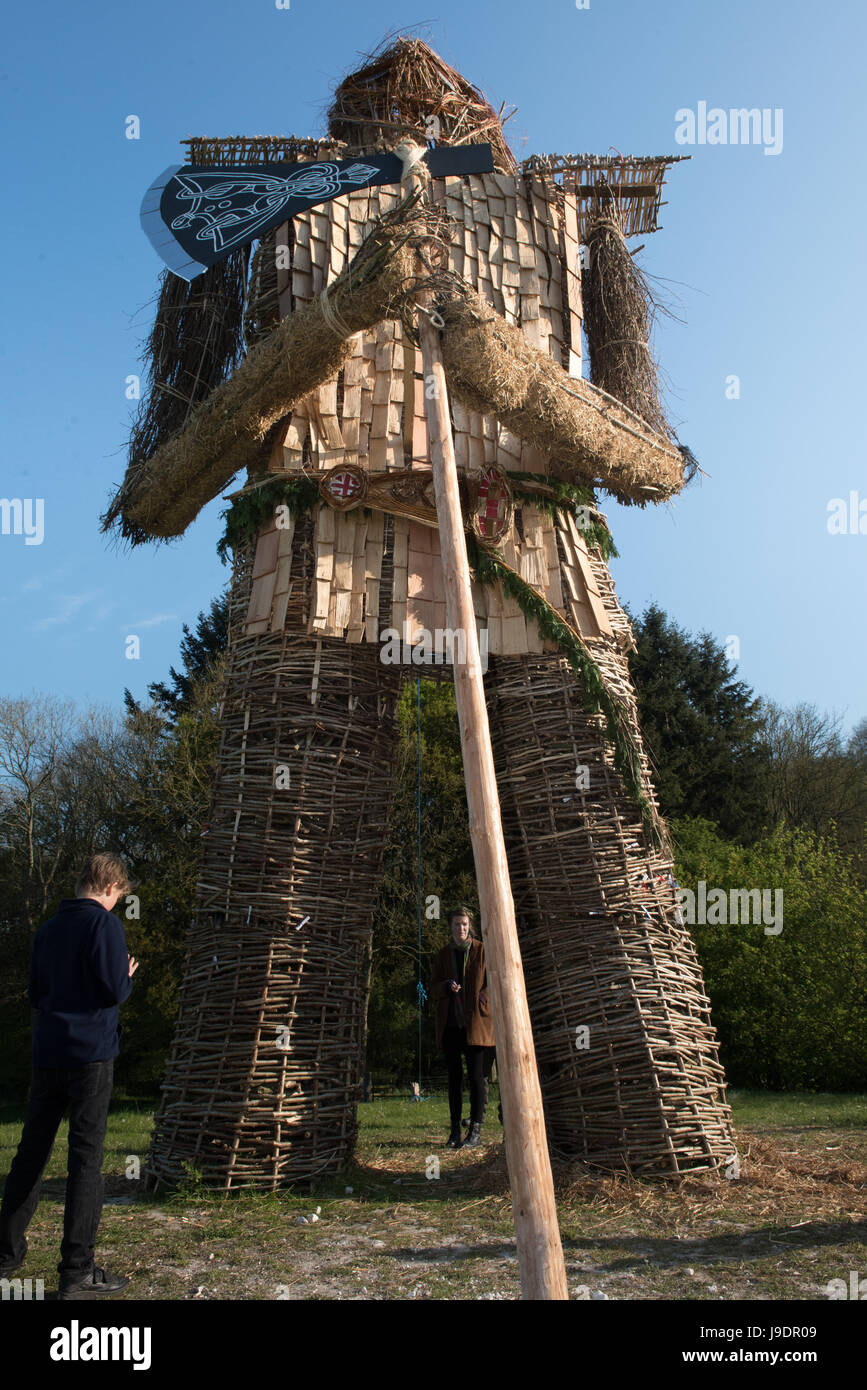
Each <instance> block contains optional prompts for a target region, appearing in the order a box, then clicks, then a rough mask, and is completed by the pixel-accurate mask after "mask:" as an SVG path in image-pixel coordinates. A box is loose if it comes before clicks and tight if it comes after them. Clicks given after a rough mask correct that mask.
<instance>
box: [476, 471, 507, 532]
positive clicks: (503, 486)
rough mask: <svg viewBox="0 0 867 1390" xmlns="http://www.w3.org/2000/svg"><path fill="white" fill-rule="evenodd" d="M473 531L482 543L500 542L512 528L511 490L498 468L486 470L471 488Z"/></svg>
mask: <svg viewBox="0 0 867 1390" xmlns="http://www.w3.org/2000/svg"><path fill="white" fill-rule="evenodd" d="M472 496H473V518H472V520H473V530H474V531H475V532H476V535H477V536H479V537H480V538H481V540H483V541H501V540H502V539H503V537H504V536H505V535H507V534H508V532H509V531H510V530H511V526H512V489H511V488H510V487H509V480H508V478H507V477H506V475H505V474H504V473H501V472H500V470H499V468H486V469H485V471H484V473H483V474H482V476H481V477H480V478H479V479H478V481H477V482H475V484H474V486H473V492H472Z"/></svg>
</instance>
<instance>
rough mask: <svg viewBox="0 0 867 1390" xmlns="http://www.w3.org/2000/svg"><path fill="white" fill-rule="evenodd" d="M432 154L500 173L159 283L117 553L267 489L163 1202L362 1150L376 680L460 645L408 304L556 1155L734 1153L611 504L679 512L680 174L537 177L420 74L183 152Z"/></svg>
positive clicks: (241, 156) (638, 1166) (615, 1160)
mask: <svg viewBox="0 0 867 1390" xmlns="http://www.w3.org/2000/svg"><path fill="white" fill-rule="evenodd" d="M413 144H415V145H419V144H421V145H424V146H426V147H429V148H433V149H436V150H439V151H441V152H444V154H445V155H447V156H449V157H451V155H452V154H453V153H454V151H455V150H456V149H462V148H463V147H464V146H467V145H471V144H475V145H479V144H489V145H490V147H491V150H492V152H493V171H492V172H489V173H481V174H466V173H454V174H448V173H445V174H437V173H436V170H435V168H434V167H433V166H431V167H430V169H429V171H428V174H427V181H426V187H427V190H428V198H427V202H425V200H424V199H422V200H421V201H418V200H416V201H415V202H413V200H412V199H411V198H407V197H406V196H405V188H404V187H403V186H402V185H401V183H400V181H399V179H398V180H397V181H392V182H380V183H378V184H369V185H367V186H364V187H356V188H350V189H349V191H348V192H344V193H340V194H339V195H338V196H331V197H330V198H325V199H323V200H322V201H320V202H319V203H317V204H316V205H314V206H310V207H308V208H307V209H305V210H303V211H301V212H298V213H296V214H295V215H293V216H292V217H291V218H287V219H286V220H285V221H284V222H283V223H282V224H281V225H278V226H271V227H270V228H269V229H268V230H267V232H265V233H264V234H263V235H262V236H260V238H259V240H258V244H257V246H256V250H255V253H254V254H253V256H252V260H249V256H250V242H249V239H248V241H247V242H246V243H245V244H244V245H242V246H241V247H240V249H238V250H235V251H234V252H233V253H232V255H231V256H230V257H228V258H226V257H223V258H222V259H221V260H220V262H219V263H218V264H214V265H213V266H212V267H211V268H210V269H208V270H207V271H206V272H205V273H204V274H202V275H200V276H198V277H196V278H194V279H193V280H192V282H191V284H190V285H189V286H188V285H187V284H186V283H185V282H184V281H183V280H180V279H178V278H177V276H175V275H173V274H171V273H169V274H167V275H166V277H165V280H164V283H163V288H162V295H161V301H160V307H159V311H158V316H157V324H156V327H155V329H154V334H153V337H152V341H151V347H152V353H153V369H152V387H151V391H150V395H149V398H148V400H147V402H146V403H145V404H144V407H143V410H142V412H141V414H140V417H139V419H138V421H137V423H136V427H135V430H134V434H133V440H132V450H131V458H130V464H129V468H128V471H127V475H126V478H125V480H124V483H123V485H122V486H121V487H120V489H119V490H118V492H117V494H116V496H115V498H114V500H113V502H112V504H111V506H110V508H109V510H108V512H107V513H106V516H105V518H104V526H105V527H106V528H109V527H111V528H116V529H117V531H118V532H119V534H121V535H122V536H124V537H125V538H126V539H128V540H130V541H132V543H134V544H136V543H140V542H143V541H145V540H151V539H155V538H156V539H158V538H164V537H170V536H177V535H180V534H181V533H182V532H183V531H184V529H185V527H186V526H187V525H188V524H189V522H190V521H191V520H192V519H193V518H194V516H195V515H196V514H197V512H198V511H199V509H200V508H201V506H202V505H204V503H205V502H206V501H208V500H209V499H211V498H212V497H215V496H217V495H218V494H219V492H220V491H221V490H222V489H223V488H224V487H225V486H226V485H227V483H229V482H230V480H232V479H233V478H234V477H235V476H236V475H237V473H238V472H239V470H241V469H242V468H246V470H247V480H246V482H243V480H242V485H241V486H240V491H237V490H236V492H235V493H234V494H233V497H234V506H233V510H232V512H231V513H230V515H229V523H228V524H229V538H230V541H231V543H232V546H233V549H234V571H233V585H232V591H231V605H230V607H231V628H230V643H229V655H228V669H227V674H226V682H225V688H224V691H223V698H222V720H223V734H222V746H221V750H220V756H219V761H218V767H217V772H216V780H215V784H214V789H213V802H212V807H211V812H210V815H209V817H208V824H209V830H208V834H207V836H206V838H205V839H204V840H203V846H204V849H203V857H202V865H201V873H200V878H199V886H198V897H197V906H196V912H195V917H194V921H193V923H192V925H191V929H190V935H189V944H188V951H187V958H186V964H185V969H184V980H183V988H182V992H181V999H180V1011H179V1016H178V1021H177V1029H176V1034H175V1039H174V1045H173V1047H172V1051H171V1055H170V1057H169V1060H168V1064H167V1070H166V1078H165V1084H164V1088H163V1089H164V1096H163V1101H162V1105H161V1108H160V1111H159V1114H158V1117H157V1121H156V1128H155V1132H154V1137H153V1142H152V1147H151V1152H150V1155H149V1159H148V1165H147V1173H148V1175H149V1181H151V1182H157V1183H159V1182H163V1181H164V1182H173V1181H175V1180H176V1179H177V1178H178V1177H179V1176H181V1174H182V1171H183V1168H182V1165H183V1164H184V1163H185V1162H186V1161H192V1162H194V1163H196V1164H198V1165H199V1167H200V1169H201V1171H202V1173H203V1174H204V1177H205V1180H206V1181H207V1182H208V1183H209V1184H212V1185H215V1186H221V1187H225V1188H234V1187H238V1186H243V1185H256V1186H263V1187H271V1188H273V1187H276V1186H278V1185H280V1184H282V1183H287V1182H293V1181H296V1180H298V1179H299V1178H305V1177H309V1176H311V1175H314V1174H317V1173H322V1172H325V1171H329V1170H333V1169H336V1168H338V1167H339V1166H340V1165H341V1164H343V1163H345V1161H346V1160H347V1159H348V1158H349V1157H350V1155H351V1153H352V1151H353V1145H354V1141H355V1135H356V1104H357V1101H358V1097H359V1083H360V1067H361V1059H362V1054H363V1043H364V1038H363V1032H364V1018H365V979H364V961H365V949H366V947H367V945H368V943H369V938H370V932H371V923H372V915H373V911H374V906H375V902H376V897H377V892H378V886H379V882H380V874H381V860H382V851H383V846H384V844H385V842H386V835H387V828H388V816H389V805H390V800H391V794H392V787H393V777H394V766H395V746H396V702H397V698H398V694H399V688H400V681H401V679H402V676H403V675H405V674H406V673H407V671H408V670H411V671H412V672H413V674H415V673H417V672H418V671H419V670H423V669H424V668H420V667H419V666H413V667H409V668H408V667H407V666H404V667H403V668H401V666H400V665H396V664H394V662H389V661H384V660H382V659H381V657H382V656H383V655H384V654H385V653H384V651H383V647H384V643H385V642H386V641H387V642H389V643H390V649H391V651H392V653H393V652H394V650H395V647H396V645H397V644H396V643H394V642H393V641H392V639H391V638H390V637H388V636H386V633H387V630H389V629H390V630H392V632H394V631H396V632H397V633H399V634H400V637H401V639H404V638H405V639H406V640H407V642H408V645H409V646H410V647H412V646H417V647H420V648H421V651H422V654H426V655H428V656H429V655H430V651H429V650H428V647H429V646H430V645H431V644H432V645H433V646H434V647H437V644H439V647H440V648H442V646H443V644H444V643H445V644H447V643H448V637H447V636H445V637H443V636H440V637H437V636H436V634H438V633H439V634H442V633H443V632H444V630H445V629H446V616H445V605H444V601H443V587H442V573H441V568H440V561H439V546H438V532H437V529H436V512H435V511H434V506H433V497H432V493H431V488H430V478H431V474H430V456H429V445H428V434H427V425H426V418H425V408H424V403H425V395H424V393H425V390H426V383H425V380H424V378H423V375H422V369H421V354H420V352H419V350H418V347H417V345H416V342H415V341H413V333H412V321H413V320H412V314H413V313H415V312H417V311H416V302H417V301H418V300H419V296H420V294H421V290H422V288H424V291H425V293H426V294H427V296H428V297H427V300H426V302H427V303H428V304H431V303H432V304H433V305H434V313H435V314H436V315H438V316H437V317H435V319H434V322H435V323H436V324H437V325H438V326H439V327H440V328H441V333H440V339H441V343H442V354H443V360H444V363H445V368H446V374H447V379H448V384H449V392H450V398H451V400H452V420H453V428H454V437H455V444H456V452H457V463H458V468H459V473H460V475H461V478H462V488H463V490H464V496H465V504H466V518H467V543H468V548H469V555H470V561H471V565H472V569H473V575H474V585H473V589H474V596H475V603H476V613H477V621H478V625H479V630H480V635H481V640H482V642H483V647H484V643H485V642H486V643H487V651H488V657H489V669H488V672H487V675H486V681H485V684H486V691H487V695H488V705H489V713H490V721H491V731H492V738H493V742H494V751H495V757H496V762H497V776H498V783H499V791H500V798H501V804H502V812H503V818H504V824H505V830H506V836H507V844H508V852H509V866H510V873H511V881H512V890H513V894H514V900H515V906H516V912H517V917H518V926H519V931H520V936H521V950H522V955H523V958H524V965H525V973H526V980H527V991H528V998H529V1004H530V1011H531V1017H532V1022H533V1031H534V1037H535V1044H536V1053H537V1059H538V1065H539V1072H540V1079H541V1084H542V1091H543V1097H544V1104H545V1114H546V1122H547V1129H548V1137H549V1142H550V1145H551V1146H552V1148H553V1149H555V1150H556V1151H558V1152H561V1153H564V1154H569V1155H573V1156H576V1157H579V1158H582V1159H585V1160H588V1161H591V1162H594V1163H597V1164H600V1165H604V1166H610V1167H621V1168H626V1169H628V1170H630V1171H632V1172H636V1173H646V1174H654V1173H669V1174H672V1173H679V1172H683V1171H686V1170H690V1169H702V1168H704V1169H708V1168H719V1167H721V1166H722V1164H723V1163H724V1162H725V1160H726V1159H727V1158H728V1157H729V1156H730V1155H731V1153H732V1151H733V1145H732V1135H731V1130H730V1122H729V1111H728V1107H727V1106H726V1104H725V1100H724V1078H723V1073H722V1069H721V1067H720V1064H719V1061H718V1057H717V1048H716V1042H715V1037H714V1033H713V1029H712V1026H711V1022H710V1016H709V1009H708V1002H707V999H706V997H705V994H704V990H703V984H702V979H701V974H700V970H699V966H698V963H697V960H696V955H695V951H694V948H693V945H692V942H691V940H690V938H689V935H688V933H687V932H686V930H685V929H684V928H683V926H681V925H680V924H679V914H678V913H677V911H676V905H675V897H674V889H673V886H672V879H671V859H670V851H669V849H668V846H667V841H666V835H665V828H664V826H663V825H662V823H661V821H660V819H659V816H658V813H657V811H656V805H655V800H654V792H653V788H652V785H651V782H650V779H649V775H648V770H647V763H646V759H645V756H644V753H643V750H642V746H641V738H640V733H639V730H638V724H637V719H636V709H635V695H634V691H633V688H632V685H631V682H630V678H629V673H628V668H627V662H626V653H627V651H628V650H629V648H630V644H631V641H632V637H631V631H630V625H629V622H628V620H627V618H626V616H625V614H624V612H623V610H622V609H621V607H620V605H619V603H618V601H617V597H616V595H615V593H614V588H613V585H612V581H611V577H610V574H609V571H608V567H607V564H606V558H607V556H608V554H609V553H610V538H609V537H608V533H607V529H606V527H605V523H604V517H603V516H602V514H601V513H600V512H599V511H598V510H597V509H596V505H595V493H594V491H593V489H594V488H603V489H605V490H607V491H608V492H609V493H611V494H612V495H614V496H616V497H617V498H619V499H620V500H622V501H625V502H630V503H634V504H638V505H645V504H646V503H648V502H656V501H660V500H663V499H665V498H668V497H670V496H672V495H673V494H674V493H676V492H677V491H678V490H679V489H680V487H681V486H682V485H683V481H684V460H685V457H687V456H688V454H687V451H683V450H681V449H680V448H679V446H678V445H677V443H676V441H674V440H673V439H672V437H671V434H670V431H669V430H668V429H667V427H666V425H665V421H664V419H663V417H662V415H661V413H660V412H659V409H658V405H657V403H656V395H655V384H654V379H653V368H652V363H651V361H650V357H649V355H648V353H647V347H646V341H645V339H646V331H647V323H646V314H645V322H644V323H643V324H642V322H641V319H642V314H643V313H644V310H645V307H646V306H645V305H644V301H643V300H642V299H641V295H640V290H641V283H640V277H637V275H636V272H635V271H634V268H633V266H632V262H631V259H630V256H629V253H628V251H626V249H625V241H624V237H625V236H628V235H632V234H635V233H641V234H645V233H647V232H651V231H653V230H654V228H655V221H656V215H657V211H658V207H659V201H660V192H661V187H662V181H663V177H664V175H665V172H666V169H667V167H668V165H669V164H670V163H671V161H670V160H666V159H649V160H644V159H628V160H621V159H619V158H616V159H593V158H591V157H589V156H565V157H562V158H556V157H550V156H549V157H545V158H532V159H528V160H526V161H525V162H524V164H523V165H521V166H518V165H517V164H516V162H515V160H514V158H513V156H512V155H511V153H510V151H509V149H508V147H507V145H506V143H505V140H504V138H503V134H502V128H501V123H500V120H499V118H498V116H497V114H496V113H495V112H494V111H493V109H492V108H491V107H490V106H489V105H488V104H487V103H486V102H485V100H484V99H483V98H482V96H481V94H480V93H479V92H478V91H477V90H476V89H475V88H474V87H472V86H471V85H470V84H469V83H468V82H466V81H465V80H464V79H463V78H462V77H461V76H460V75H459V74H458V73H456V72H454V71H453V70H452V69H450V68H448V67H447V66H446V65H445V64H444V63H443V62H442V61H441V60H440V59H439V58H438V57H437V55H436V54H434V53H433V52H432V51H431V50H430V49H429V48H428V47H427V46H426V45H424V44H423V43H420V42H419V41H417V40H404V39H401V40H398V41H397V42H396V43H395V44H393V45H392V46H391V47H389V48H387V49H386V50H385V51H383V52H382V53H380V54H379V55H378V56H375V57H374V58H373V59H372V60H371V61H370V62H369V63H368V65H367V66H366V67H365V68H364V69H362V70H361V71H360V72H358V73H355V74H353V75H352V76H351V77H349V78H347V79H346V80H345V81H344V82H343V83H342V84H341V86H340V87H339V88H338V91H337V93H336V97H335V102H334V105H333V107H332V109H331V112H330V113H329V135H328V138H326V139H324V140H321V141H315V140H306V141H304V140H297V139H294V138H292V139H286V140H277V139H275V140H261V139H254V140H249V141H241V140H225V141H209V140H199V141H192V142H189V159H190V161H191V164H192V165H194V166H197V167H199V168H202V167H212V168H214V169H220V168H222V169H227V168H235V167H239V166H244V167H245V168H246V169H249V168H250V166H253V165H256V164H258V163H261V162H263V161H264V162H270V163H273V162H275V161H278V162H279V161H283V162H285V161H291V162H295V163H298V162H318V163H322V162H323V161H329V160H331V161H341V160H344V161H345V160H347V159H352V158H353V157H355V156H358V157H359V158H360V159H362V160H363V158H364V156H368V158H371V157H373V156H375V155H377V154H383V153H386V152H388V151H393V150H395V149H397V150H398V156H399V158H400V159H401V160H402V161H403V163H402V166H401V167H402V168H407V167H409V165H408V162H407V161H408V159H410V158H411V156H412V151H411V146H412V145H413ZM407 149H409V150H410V154H409V155H408V154H407ZM415 154H416V156H417V154H418V151H417V150H416V152H415ZM359 177H360V176H359ZM213 206H214V204H212V203H211V204H208V207H209V208H213ZM209 215H213V214H209ZM582 246H583V247H584V248H586V249H585V250H584V251H579V248H580V247H582ZM582 256H583V264H584V272H583V277H582ZM582 280H583V285H582ZM582 288H583V291H584V298H585V300H586V312H585V308H584V307H582V304H583V301H582ZM582 319H584V320H585V323H584V326H585V329H586V331H587V335H588V340H589V343H590V349H591V354H590V355H591V363H590V366H591V378H592V383H593V384H591V382H589V381H586V380H582V374H581V342H582V334H581V330H582ZM242 330H243V335H244V338H245V340H246V349H247V353H246V357H245V358H244V359H243V360H241V359H242V356H243V347H244V341H243V339H242ZM425 644H427V646H426V645H425ZM483 925H484V924H483Z"/></svg>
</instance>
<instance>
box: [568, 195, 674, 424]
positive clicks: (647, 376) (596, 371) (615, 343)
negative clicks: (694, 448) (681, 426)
mask: <svg viewBox="0 0 867 1390" xmlns="http://www.w3.org/2000/svg"><path fill="white" fill-rule="evenodd" d="M586 244H587V249H588V252H589V264H588V266H587V267H586V269H585V270H584V274H583V276H582V297H583V301H584V328H585V331H586V333H587V347H588V351H589V354H590V380H591V381H592V382H593V384H594V385H595V386H599V387H601V388H602V390H603V391H607V392H608V393H609V395H611V396H614V397H616V399H617V400H619V401H622V402H623V404H624V405H625V406H628V407H629V409H630V410H632V411H634V413H635V414H636V415H638V416H639V417H640V418H641V419H642V420H645V421H646V422H647V424H648V425H649V426H650V428H651V429H652V430H654V431H655V432H656V433H657V434H661V435H663V436H666V437H668V436H669V435H670V433H671V431H670V428H669V425H668V423H667V421H666V418H665V414H664V411H663V409H662V405H661V403H660V399H659V383H658V380H657V368H656V363H655V361H654V360H653V357H652V355H651V351H650V332H651V328H652V322H653V314H654V310H655V307H656V306H655V305H654V301H653V296H652V295H651V293H650V287H649V285H648V283H647V280H646V279H645V277H644V275H642V273H641V271H640V270H639V268H638V266H637V265H636V264H635V261H634V260H633V258H632V256H631V255H630V254H629V250H628V248H627V245H626V240H625V237H624V235H623V229H622V227H621V222H620V214H619V213H618V211H617V208H616V206H615V205H614V202H613V199H612V201H611V203H610V204H609V206H608V207H607V208H606V209H605V210H604V211H602V212H600V213H599V214H597V216H596V217H594V218H593V220H592V222H591V224H590V226H589V228H588V230H587V232H586Z"/></svg>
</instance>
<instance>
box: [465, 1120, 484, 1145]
mask: <svg viewBox="0 0 867 1390" xmlns="http://www.w3.org/2000/svg"><path fill="white" fill-rule="evenodd" d="M481 1142H482V1126H481V1125H480V1124H479V1121H478V1120H473V1122H472V1124H471V1125H470V1132H469V1134H468V1135H467V1137H466V1139H465V1140H464V1144H463V1147H464V1148H465V1149H477V1148H478V1147H479V1146H480V1144H481Z"/></svg>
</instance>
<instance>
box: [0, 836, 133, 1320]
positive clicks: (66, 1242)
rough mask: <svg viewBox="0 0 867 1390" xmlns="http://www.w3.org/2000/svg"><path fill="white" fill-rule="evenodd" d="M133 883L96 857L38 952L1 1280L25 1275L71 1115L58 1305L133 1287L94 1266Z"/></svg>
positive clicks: (126, 984) (128, 986)
mask: <svg viewBox="0 0 867 1390" xmlns="http://www.w3.org/2000/svg"><path fill="white" fill-rule="evenodd" d="M129 888H130V881H129V877H128V875H127V871H126V866H125V864H124V862H123V860H122V859H120V858H118V856H116V855H113V854H96V855H93V857H92V858H90V859H89V860H88V861H87V863H86V864H85V866H84V868H83V869H82V871H81V873H80V874H79V876H78V880H77V882H76V885H75V892H76V896H75V897H74V898H64V899H63V901H62V902H61V904H60V907H59V908H58V910H57V912H56V913H55V915H54V916H53V917H51V918H49V920H48V921H47V922H45V923H44V925H43V926H42V927H41V928H40V930H39V931H38V932H37V934H36V938H35V940H34V943H33V955H32V958H31V964H30V984H29V988H28V995H29V998H30V1003H31V1005H32V1006H33V1009H34V1011H35V1014H34V1027H33V1058H32V1063H33V1065H32V1073H31V1082H30V1100H29V1104H28V1109H27V1118H26V1120H25V1122H24V1132H23V1134H22V1136H21V1143H20V1144H19V1145H18V1152H17V1153H16V1155H15V1158H14V1159H13V1161H12V1167H11V1169H10V1171H9V1176H8V1177H7V1179H6V1186H5V1189H4V1192H3V1203H2V1207H0V1276H8V1275H9V1274H12V1273H14V1271H15V1270H16V1269H20V1268H21V1265H22V1264H23V1263H24V1257H25V1255H26V1254H27V1241H26V1239H25V1236H24V1233H25V1231H26V1230H27V1227H28V1225H29V1224H30V1221H31V1220H32V1218H33V1213H34V1212H35V1211H36V1207H37V1204H38V1202H39V1191H40V1186H41V1182H42V1174H43V1172H44V1170H45V1166H46V1164H47V1163H48V1160H49V1158H50V1157H51V1151H52V1149H53V1148H54V1140H55V1137H56V1135H57V1130H58V1128H59V1125H60V1121H61V1120H62V1119H63V1116H64V1114H65V1112H66V1110H67V1107H68V1109H69V1161H68V1166H67V1180H66V1210H65V1215H64V1223H63V1241H62V1244H61V1247H60V1256H61V1258H60V1264H59V1265H58V1266H57V1268H58V1272H59V1274H60V1290H59V1293H60V1297H61V1298H62V1299H66V1298H87V1297H89V1296H91V1295H92V1294H98V1293H115V1292H117V1290H118V1289H122V1288H125V1287H126V1285H127V1284H128V1283H129V1280H128V1279H125V1278H124V1277H123V1276H121V1275H114V1276H113V1275H110V1274H107V1273H106V1271H105V1270H104V1269H98V1268H96V1267H95V1266H94V1262H93V1248H94V1242H95V1240H96V1232H97V1228H98V1226H99V1220H100V1216H101V1215H102V1198H103V1180H102V1158H103V1145H104V1143H105V1129H106V1121H107V1118H108V1104H109V1100H110V1099H111V1088H112V1082H113V1079H114V1059H115V1057H116V1056H117V1054H118V1051H119V1047H118V1042H119V1039H120V1034H121V1031H122V1030H121V1026H120V1022H119V1020H118V1005H119V1004H122V1003H123V1002H124V1000H125V999H128V998H129V995H130V993H131V991H132V985H133V980H132V977H133V975H134V973H135V971H136V969H137V968H138V963H137V962H136V961H135V960H133V958H132V957H131V956H130V955H128V953H127V949H126V937H125V936H124V930H123V926H122V925H121V923H120V921H119V920H118V918H117V917H115V916H114V915H113V914H112V911H111V909H112V908H113V907H114V905H115V903H116V902H117V900H118V898H119V897H120V896H121V894H123V893H127V892H128V891H129Z"/></svg>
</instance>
